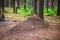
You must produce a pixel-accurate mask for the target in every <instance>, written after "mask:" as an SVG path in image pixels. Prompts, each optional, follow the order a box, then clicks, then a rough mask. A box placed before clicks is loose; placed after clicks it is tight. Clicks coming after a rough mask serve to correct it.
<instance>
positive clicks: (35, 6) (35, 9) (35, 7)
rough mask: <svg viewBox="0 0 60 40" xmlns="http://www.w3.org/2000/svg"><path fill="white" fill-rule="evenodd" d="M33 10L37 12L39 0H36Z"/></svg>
mask: <svg viewBox="0 0 60 40" xmlns="http://www.w3.org/2000/svg"><path fill="white" fill-rule="evenodd" d="M33 12H34V13H35V14H37V0H34V8H33Z"/></svg>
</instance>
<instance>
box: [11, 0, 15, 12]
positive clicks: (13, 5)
mask: <svg viewBox="0 0 60 40" xmlns="http://www.w3.org/2000/svg"><path fill="white" fill-rule="evenodd" d="M12 1H13V12H14V13H15V0H12Z"/></svg>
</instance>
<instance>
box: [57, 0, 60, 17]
mask: <svg viewBox="0 0 60 40" xmlns="http://www.w3.org/2000/svg"><path fill="white" fill-rule="evenodd" d="M57 15H58V16H60V0H58V10H57Z"/></svg>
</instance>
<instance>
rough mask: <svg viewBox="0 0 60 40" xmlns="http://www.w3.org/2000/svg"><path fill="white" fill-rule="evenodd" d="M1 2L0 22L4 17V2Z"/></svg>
mask: <svg viewBox="0 0 60 40" xmlns="http://www.w3.org/2000/svg"><path fill="white" fill-rule="evenodd" d="M0 1H1V13H0V21H4V19H5V17H4V14H3V11H4V0H0Z"/></svg>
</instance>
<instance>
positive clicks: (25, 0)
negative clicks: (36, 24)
mask: <svg viewBox="0 0 60 40" xmlns="http://www.w3.org/2000/svg"><path fill="white" fill-rule="evenodd" d="M26 2H27V0H24V9H25V10H26Z"/></svg>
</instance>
